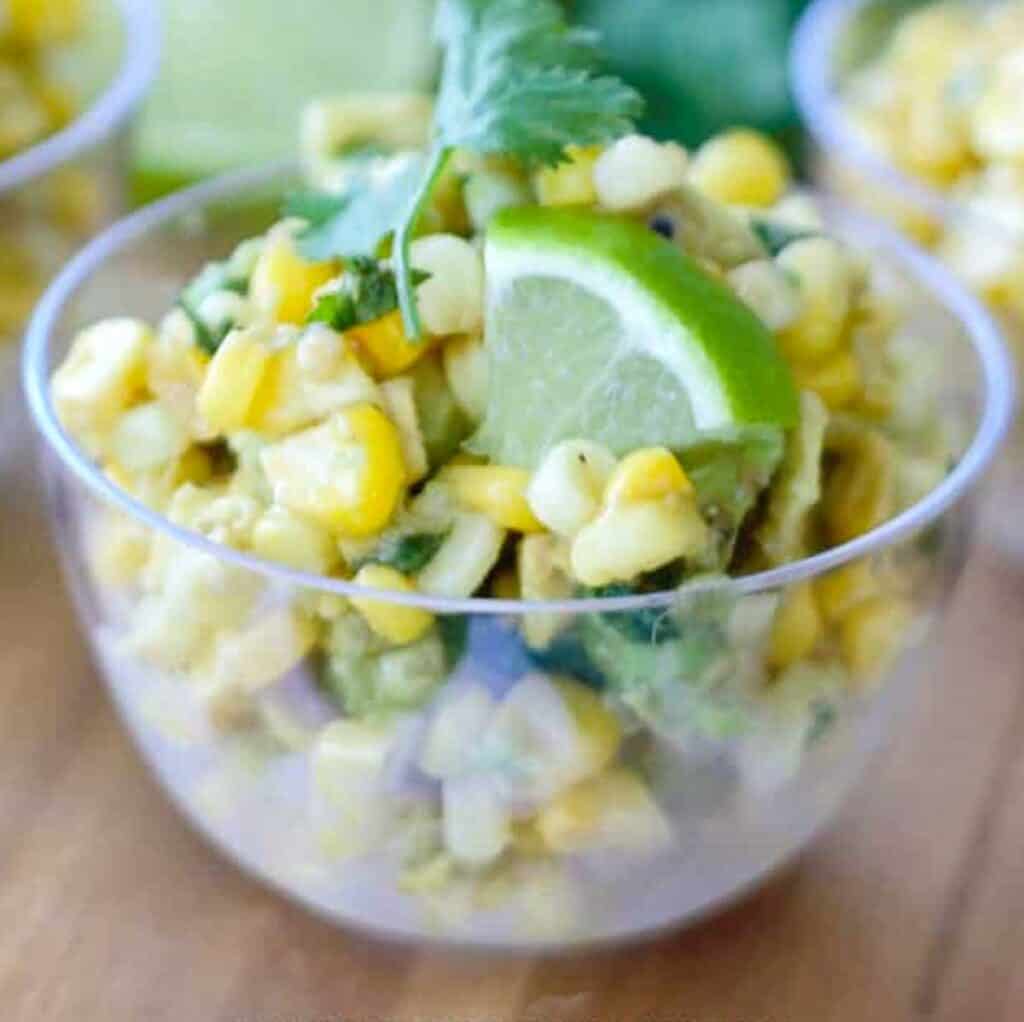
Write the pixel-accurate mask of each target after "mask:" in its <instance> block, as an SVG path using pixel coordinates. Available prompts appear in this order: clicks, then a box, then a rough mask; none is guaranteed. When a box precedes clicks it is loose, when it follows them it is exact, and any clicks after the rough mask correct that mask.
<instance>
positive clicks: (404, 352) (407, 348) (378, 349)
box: [345, 310, 436, 380]
mask: <svg viewBox="0 0 1024 1022" xmlns="http://www.w3.org/2000/svg"><path fill="white" fill-rule="evenodd" d="M345 336H346V337H347V338H348V339H349V340H350V341H352V342H353V343H354V344H355V346H356V347H357V349H358V350H359V353H360V355H361V356H362V357H363V360H364V361H365V362H366V365H367V367H368V368H369V370H370V372H372V373H373V375H374V377H375V378H376V379H378V380H387V379H390V378H391V377H392V376H398V375H399V373H404V372H405V370H406V369H408V368H409V367H410V366H412V365H415V364H416V363H417V362H418V361H419V360H420V359H421V358H423V356H424V355H426V354H428V353H429V352H431V351H433V349H434V348H435V347H436V342H434V343H431V342H430V341H428V340H427V339H424V340H421V341H410V340H409V338H408V337H406V335H405V327H403V326H402V314H401V313H400V312H398V311H397V310H396V311H394V312H389V313H388V314H387V315H386V316H381V318H380V319H375V320H374V321H373V322H372V323H365V324H363V325H362V326H356V327H353V328H352V329H351V330H348V331H346V333H345Z"/></svg>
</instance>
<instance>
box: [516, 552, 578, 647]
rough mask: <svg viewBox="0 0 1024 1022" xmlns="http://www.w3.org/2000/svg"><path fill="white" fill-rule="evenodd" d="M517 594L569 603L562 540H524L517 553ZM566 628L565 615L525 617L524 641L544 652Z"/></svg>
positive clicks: (567, 572)
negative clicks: (518, 592)
mask: <svg viewBox="0 0 1024 1022" xmlns="http://www.w3.org/2000/svg"><path fill="white" fill-rule="evenodd" d="M516 554H517V556H516V566H517V569H518V579H519V586H518V588H519V591H520V593H521V595H522V598H523V599H524V600H535V601H539V600H544V601H548V600H568V599H570V598H571V597H572V595H573V591H572V590H573V586H572V580H571V579H570V577H569V549H568V544H567V543H566V541H565V540H564V539H560V538H559V537H557V536H552V535H551V534H550V533H540V534H537V535H533V536H524V537H523V539H522V540H521V542H520V543H519V547H518V550H517V552H516ZM565 624H566V616H565V615H564V614H550V613H547V612H543V613H533V614H526V615H525V616H524V617H523V618H522V621H521V628H522V632H523V638H524V639H525V640H526V644H527V645H528V646H529V647H530V648H531V649H539V650H542V649H546V648H547V647H548V646H549V645H551V642H552V641H553V640H554V638H555V636H556V635H557V634H558V633H559V632H560V631H561V630H562V628H563V627H564V625H565Z"/></svg>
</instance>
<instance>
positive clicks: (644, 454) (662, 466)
mask: <svg viewBox="0 0 1024 1022" xmlns="http://www.w3.org/2000/svg"><path fill="white" fill-rule="evenodd" d="M693 493H694V490H693V483H691V482H690V480H689V478H688V477H687V475H686V473H685V472H684V471H683V466H682V465H680V464H679V461H678V460H677V459H676V456H675V455H674V454H673V453H672V452H671V451H670V450H668V449H667V448H665V447H648V448H644V449H643V450H639V451H634V452H633V453H632V454H630V455H628V456H627V457H625V458H623V459H622V461H621V462H619V464H618V466H617V467H616V469H615V471H614V472H613V473H612V476H611V478H610V479H609V480H608V486H607V488H606V489H605V494H604V502H605V504H606V505H608V506H609V507H614V506H615V505H617V504H636V503H642V502H643V501H648V500H661V499H662V498H663V497H669V496H671V495H673V494H680V495H683V496H688V497H692V496H693Z"/></svg>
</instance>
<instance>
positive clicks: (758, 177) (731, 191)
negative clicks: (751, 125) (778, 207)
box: [690, 130, 790, 206]
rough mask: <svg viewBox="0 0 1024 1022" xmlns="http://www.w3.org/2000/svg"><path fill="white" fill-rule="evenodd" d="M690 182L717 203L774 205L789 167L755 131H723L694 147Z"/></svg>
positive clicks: (787, 178) (782, 191)
mask: <svg viewBox="0 0 1024 1022" xmlns="http://www.w3.org/2000/svg"><path fill="white" fill-rule="evenodd" d="M690 176H691V180H692V182H693V184H694V185H695V186H696V187H697V188H699V189H700V190H701V191H702V192H703V193H704V194H705V195H708V196H710V197H711V198H713V199H717V200H718V201H719V202H726V203H729V204H730V205H738V206H774V205H775V203H776V202H778V201H779V199H781V198H782V196H783V195H784V194H785V193H786V189H787V188H788V187H789V181H790V170H789V162H788V161H787V160H786V157H785V155H784V154H783V152H782V150H781V149H780V148H779V147H778V146H777V145H776V144H775V143H774V142H773V141H772V140H771V139H769V138H767V137H766V136H764V135H761V134H759V133H758V132H756V131H748V130H736V131H727V132H723V133H722V134H721V135H716V136H715V137H714V138H712V139H710V140H709V141H707V142H705V143H704V145H702V146H701V147H700V149H698V150H697V154H696V156H695V157H694V160H693V165H692V169H691V172H690Z"/></svg>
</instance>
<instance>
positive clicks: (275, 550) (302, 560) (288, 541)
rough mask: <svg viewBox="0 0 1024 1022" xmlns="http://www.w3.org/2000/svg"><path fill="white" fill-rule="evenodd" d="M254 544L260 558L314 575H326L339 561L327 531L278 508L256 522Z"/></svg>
mask: <svg viewBox="0 0 1024 1022" xmlns="http://www.w3.org/2000/svg"><path fill="white" fill-rule="evenodd" d="M250 544H251V546H252V551H253V553H254V554H256V556H257V557H263V558H265V559H266V560H268V561H276V562H277V563H278V564H284V565H287V566H288V567H289V568H295V569H296V570H297V571H308V572H310V573H312V574H321V575H322V574H326V573H327V572H328V571H330V570H331V568H332V567H334V565H335V563H337V560H338V553H337V549H336V547H335V545H334V543H333V542H332V541H331V537H330V535H329V534H328V533H327V532H326V531H325V530H324V529H322V528H321V527H320V526H319V525H317V524H315V523H314V522H310V521H307V520H306V519H304V518H299V517H298V515H295V514H292V512H291V511H289V510H288V509H287V508H283V507H279V506H278V505H276V504H275V505H274V506H272V507H271V508H270V509H269V510H268V511H266V512H265V513H264V514H263V515H262V516H261V517H260V519H259V521H257V522H256V525H255V526H254V527H253V530H252V536H251V538H250Z"/></svg>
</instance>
